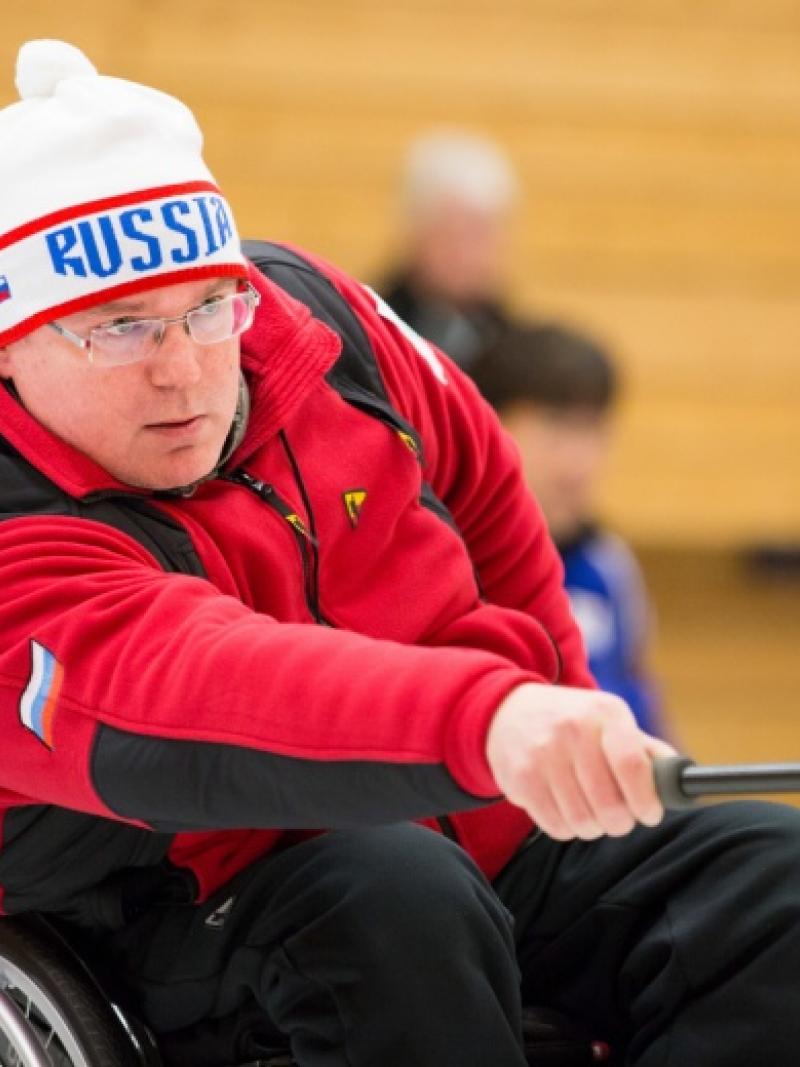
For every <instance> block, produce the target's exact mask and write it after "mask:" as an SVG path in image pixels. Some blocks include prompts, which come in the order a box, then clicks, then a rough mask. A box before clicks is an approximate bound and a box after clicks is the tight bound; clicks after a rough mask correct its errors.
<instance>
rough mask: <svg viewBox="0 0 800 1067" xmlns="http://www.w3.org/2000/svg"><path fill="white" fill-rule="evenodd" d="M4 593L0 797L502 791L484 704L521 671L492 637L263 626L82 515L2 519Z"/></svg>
mask: <svg viewBox="0 0 800 1067" xmlns="http://www.w3.org/2000/svg"><path fill="white" fill-rule="evenodd" d="M0 589H2V591H3V593H2V597H0V634H2V636H3V641H2V645H1V646H0V729H2V735H3V745H2V750H0V800H2V799H3V794H4V793H5V794H6V797H8V794H12V795H13V796H14V797H17V798H22V800H23V802H25V801H27V802H34V803H46V804H55V805H59V806H62V807H68V808H73V809H76V810H80V811H88V812H93V813H96V814H99V815H104V816H110V817H115V818H120V819H123V820H127V821H131V822H136V823H139V824H143V825H146V826H151V827H153V828H156V829H159V830H165V831H177V830H206V829H208V830H213V829H218V828H224V827H254V828H258V827H265V828H269V827H280V828H291V827H305V826H320V825H325V826H331V827H337V826H339V827H342V826H352V825H359V824H367V823H377V822H389V821H396V820H401V819H410V818H417V817H422V816H427V815H437V814H443V813H447V812H452V811H458V810H467V809H470V808H474V807H478V806H480V805H482V804H485V803H486V801H487V799H488V798H492V797H494V796H495V794H496V792H497V790H496V786H495V783H494V781H493V778H492V775H491V773H490V771H489V768H488V765H487V763H486V760H485V754H484V738H485V734H486V730H487V727H488V722H489V719H490V718H491V715H492V714H493V712H494V709H495V708H496V706H497V704H498V703H499V701H500V700H501V699H502V698H503V696H504V695H505V694H506V693H507V692H508V691H509V690H510V689H511V688H513V687H514V686H515V685H517V684H520V683H521V682H523V681H525V680H529V679H530V675H529V674H528V673H526V672H525V671H523V670H520V669H518V668H517V667H516V666H514V665H513V664H511V663H510V662H509V661H508V660H507V659H505V658H502V657H500V656H497V655H494V654H491V653H485V652H477V651H466V650H461V649H434V648H419V647H412V646H405V645H401V644H396V643H392V642H388V641H378V640H374V639H372V638H368V637H363V636H361V635H358V634H355V633H348V632H343V631H336V630H329V629H326V628H325V627H314V626H305V625H299V624H288V623H283V622H276V621H275V620H273V619H271V618H268V617H266V616H264V615H262V614H259V613H257V612H255V611H253V610H251V609H250V608H249V607H247V606H246V605H245V604H243V603H241V602H240V601H239V600H238V599H236V598H234V597H231V596H226V595H224V594H222V593H221V592H220V591H219V590H218V589H217V588H216V587H215V586H214V585H213V584H212V583H211V582H209V581H207V580H205V579H202V578H194V577H190V576H187V575H178V574H171V573H165V572H164V571H163V570H162V569H161V568H160V567H159V565H158V564H157V562H156V561H155V559H154V558H153V557H151V556H150V555H149V553H148V552H147V551H146V550H145V549H144V548H143V547H142V546H140V545H139V544H138V543H137V542H135V541H134V540H132V539H131V538H129V537H128V536H127V535H126V534H124V533H122V532H120V531H118V530H116V529H113V528H111V527H108V526H106V525H104V524H101V523H98V522H94V521H90V520H87V519H81V518H73V517H68V516H53V515H41V516H36V517H30V518H13V519H8V520H6V521H4V522H2V523H0ZM378 693H380V695H381V701H380V704H381V714H380V715H376V714H375V700H376V694H378ZM417 708H419V709H420V711H421V712H424V713H421V714H415V710H416V709H417ZM12 799H13V798H12Z"/></svg>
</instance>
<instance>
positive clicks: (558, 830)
mask: <svg viewBox="0 0 800 1067" xmlns="http://www.w3.org/2000/svg"><path fill="white" fill-rule="evenodd" d="M507 796H508V799H509V800H510V801H511V802H512V803H513V804H517V805H518V806H519V807H520V808H523V810H525V811H526V812H527V813H528V815H530V817H531V819H533V821H534V822H535V823H536V825H537V826H538V827H539V829H540V830H542V832H543V833H545V834H547V836H548V837H552V838H553V839H554V840H556V841H569V840H571V839H572V838H573V837H574V836H575V834H574V833H573V832H572V829H571V828H570V826H569V824H568V823H567V822H566V821H565V819H564V817H563V815H562V814H561V809H560V807H559V805H558V803H557V802H556V798H555V796H554V795H553V790H552V789H551V787H550V783H549V782H548V781H547V779H546V778H545V776H544V775H543V774H541V773H539V771H538V769H537V770H534V771H533V773H531V774H529V775H526V776H525V779H524V782H523V783H522V786H521V788H520V790H519V794H518V795H516V796H514V795H511V794H510V793H509V794H507Z"/></svg>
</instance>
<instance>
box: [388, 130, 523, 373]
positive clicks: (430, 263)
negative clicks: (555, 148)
mask: <svg viewBox="0 0 800 1067" xmlns="http://www.w3.org/2000/svg"><path fill="white" fill-rule="evenodd" d="M517 192H518V183H517V177H516V175H515V173H514V170H513V168H512V166H511V163H510V161H509V160H508V158H507V157H506V156H505V154H504V153H503V151H502V150H501V149H500V148H499V146H498V145H496V144H495V143H494V142H492V141H490V140H488V139H487V138H484V137H479V136H476V135H473V134H470V133H466V132H462V131H458V130H440V131H437V132H432V133H428V134H426V135H424V136H422V137H419V138H418V139H417V140H416V141H414V142H413V143H412V144H411V146H410V148H409V150H408V153H407V156H406V161H405V172H404V175H403V183H402V190H401V209H402V223H403V230H404V233H403V244H404V249H403V252H402V257H403V258H402V262H401V264H400V265H399V266H398V267H397V268H395V269H394V270H393V271H392V272H391V273H390V275H389V276H388V277H387V278H386V279H385V280H384V281H383V283H382V284H381V285H380V289H381V292H382V295H383V296H384V298H385V299H386V301H387V303H388V304H389V305H390V306H391V307H392V308H393V309H394V311H396V312H397V314H398V315H399V316H400V317H401V318H402V319H405V321H406V322H407V323H408V324H409V325H410V326H412V327H413V328H414V329H415V330H416V331H417V333H420V334H422V336H423V337H426V338H428V340H430V341H433V342H434V344H436V345H438V346H439V348H441V349H443V351H445V352H446V353H447V354H448V355H449V356H451V357H452V358H453V359H454V360H455V361H456V363H458V364H459V365H460V366H461V367H463V368H469V366H470V365H471V363H472V362H473V361H474V360H475V359H476V358H477V356H478V354H479V352H480V351H481V349H482V348H484V347H485V346H486V345H487V344H489V343H491V342H492V341H493V340H494V338H495V337H496V336H497V334H498V332H499V331H500V330H501V329H502V328H503V326H504V325H505V322H506V311H505V307H504V300H503V288H504V282H505V278H504V267H505V263H506V251H507V237H508V227H509V222H510V217H511V214H512V211H513V207H514V203H515V200H516V197H517Z"/></svg>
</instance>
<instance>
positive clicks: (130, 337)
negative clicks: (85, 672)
mask: <svg viewBox="0 0 800 1067" xmlns="http://www.w3.org/2000/svg"><path fill="white" fill-rule="evenodd" d="M260 301H261V297H260V296H259V294H258V292H257V291H256V290H255V289H254V288H253V286H252V285H248V287H247V289H245V290H243V291H242V292H240V293H231V294H230V295H229V296H219V297H212V298H211V299H209V300H206V301H205V302H204V303H202V304H200V305H199V306H198V307H195V308H191V309H190V310H189V311H187V312H185V313H184V314H183V315H176V316H175V317H174V318H171V319H119V320H118V321H116V322H111V323H109V324H108V325H107V326H95V328H94V329H93V330H91V331H90V333H89V336H88V337H80V336H79V335H78V334H76V333H73V332H72V331H71V330H68V329H67V328H66V327H65V326H61V325H60V324H59V323H57V322H49V323H48V326H49V327H50V328H51V329H52V330H55V331H56V333H57V334H60V335H61V337H64V338H66V340H67V341H71V342H72V344H74V345H77V347H78V348H80V349H82V350H83V351H84V352H85V353H86V358H87V359H88V360H89V362H90V363H93V364H95V365H96V366H98V367H119V366H121V365H123V364H125V363H138V362H139V361H140V360H142V359H147V357H148V356H149V355H151V354H152V353H153V352H155V350H156V349H157V348H158V346H159V345H160V344H161V342H162V341H163V340H164V334H165V333H166V332H167V326H169V325H170V323H173V322H180V323H182V325H183V328H184V330H185V331H186V333H187V334H188V336H189V337H191V339H192V340H193V341H195V342H196V343H197V344H198V345H216V344H219V343H220V342H221V341H229V340H230V339H231V338H232V337H238V336H239V334H241V333H244V331H245V330H246V329H248V327H249V326H251V325H252V322H253V316H254V314H255V310H256V308H257V307H258V305H259V303H260Z"/></svg>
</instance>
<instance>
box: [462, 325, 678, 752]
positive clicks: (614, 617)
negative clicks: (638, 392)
mask: <svg viewBox="0 0 800 1067" xmlns="http://www.w3.org/2000/svg"><path fill="white" fill-rule="evenodd" d="M470 373H471V374H472V377H473V378H474V380H475V382H476V384H477V385H478V388H479V389H480V390H481V392H482V393H483V395H484V396H485V397H486V399H487V400H488V401H489V402H490V403H491V404H492V406H493V407H494V408H495V409H496V410H497V412H498V414H499V415H500V418H501V420H502V422H503V424H504V426H505V428H506V429H507V430H508V432H509V433H510V434H511V436H512V437H513V438H514V439H515V441H516V443H517V445H518V447H519V449H520V452H521V454H522V462H523V469H524V472H525V477H526V480H527V482H528V485H529V487H530V488H531V490H532V492H533V493H534V495H535V496H536V498H537V500H538V501H539V505H540V507H541V508H542V511H543V512H544V516H545V519H546V520H547V524H548V528H549V530H550V533H551V535H552V537H553V540H554V541H555V542H556V545H557V546H558V549H559V552H560V553H561V558H562V560H563V563H564V570H565V575H564V584H565V586H566V589H567V593H568V594H569V598H570V601H571V604H572V610H573V614H574V615H575V618H576V620H577V622H578V625H579V626H580V629H581V632H582V634H583V639H584V643H585V645H586V650H587V653H588V656H589V664H590V666H591V668H592V672H593V673H594V676H595V678H596V679H597V681H598V683H599V684H600V686H601V687H602V688H603V689H607V690H609V691H610V692H612V693H617V694H618V695H619V696H621V697H623V698H624V699H625V700H626V701H627V702H628V704H629V705H630V706H631V708H632V710H633V712H634V714H635V715H636V718H637V720H638V722H639V723H640V725H641V726H642V727H643V728H644V729H645V730H647V731H649V732H650V733H654V734H657V735H661V736H663V735H664V734H665V727H664V723H663V721H662V717H661V712H660V709H659V701H658V699H657V696H656V691H655V687H654V685H653V682H652V680H651V679H650V678H649V677H648V674H647V671H646V669H645V666H644V663H645V651H646V646H647V643H648V639H649V634H650V624H651V618H652V612H651V608H650V604H649V601H648V597H647V594H646V590H645V586H644V582H643V579H642V575H641V571H640V569H639V566H638V564H637V562H636V559H635V558H634V556H633V553H632V552H631V551H630V549H629V548H628V547H627V545H626V544H625V542H624V541H623V540H622V539H621V538H620V537H619V536H617V535H616V534H614V533H611V532H609V531H607V530H604V529H603V528H602V526H601V525H600V524H599V523H598V521H597V518H596V514H595V497H596V493H597V489H598V484H599V480H600V475H601V472H602V469H603V466H604V462H605V459H606V454H607V450H608V444H609V440H610V432H611V421H612V413H613V408H614V402H615V400H616V397H617V393H618V389H619V379H618V374H617V371H616V368H615V366H614V363H613V361H612V359H611V356H610V354H609V353H608V352H607V351H606V350H605V349H604V348H603V347H602V346H601V345H600V344H599V343H598V342H597V341H595V340H594V339H592V338H590V337H588V336H586V335H584V334H582V333H579V332H577V331H575V330H572V329H567V328H566V327H563V326H559V325H552V324H542V325H531V324H523V323H521V324H517V325H514V326H509V327H508V328H507V329H506V330H505V331H504V333H503V334H502V335H501V336H500V337H498V339H497V340H496V342H495V343H494V344H493V345H492V346H491V347H490V348H489V349H487V350H486V351H485V352H484V353H483V355H482V357H481V358H480V359H479V360H478V361H476V362H475V363H474V364H473V366H472V367H471V368H470Z"/></svg>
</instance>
